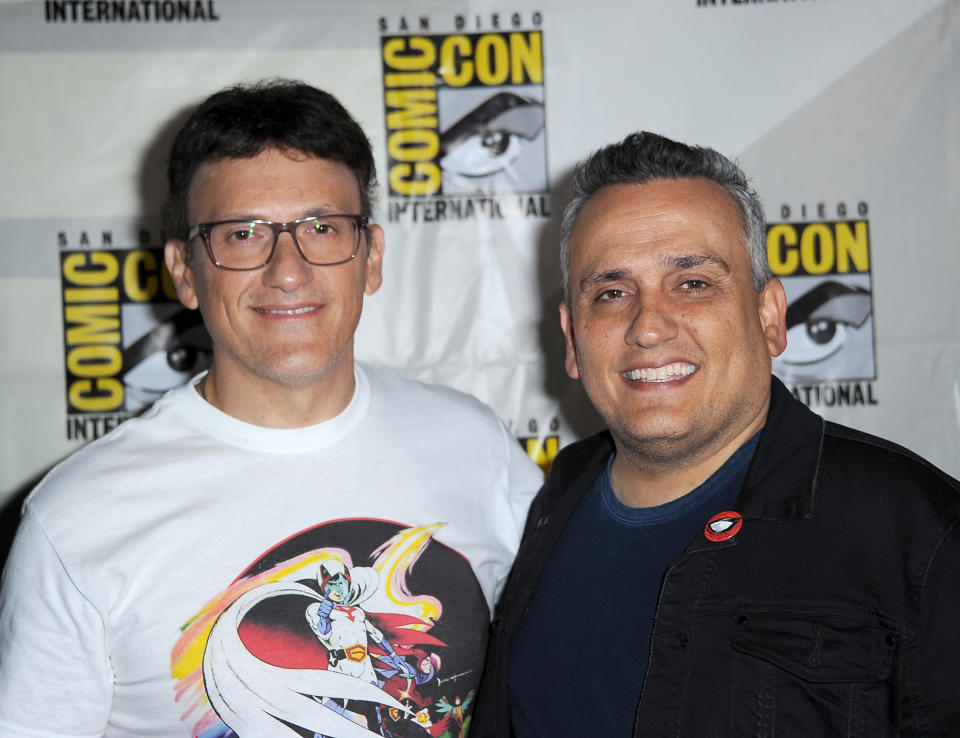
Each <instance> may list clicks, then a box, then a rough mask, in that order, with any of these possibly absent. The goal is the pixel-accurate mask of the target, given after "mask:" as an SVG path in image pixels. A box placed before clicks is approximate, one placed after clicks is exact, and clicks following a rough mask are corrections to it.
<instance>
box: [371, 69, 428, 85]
mask: <svg viewBox="0 0 960 738" xmlns="http://www.w3.org/2000/svg"><path fill="white" fill-rule="evenodd" d="M436 84H437V75H435V74H434V73H433V72H394V73H392V74H385V75H383V86H384V87H433V86H434V85H436Z"/></svg>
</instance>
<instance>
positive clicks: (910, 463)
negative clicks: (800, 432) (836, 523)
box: [818, 422, 960, 536]
mask: <svg viewBox="0 0 960 738" xmlns="http://www.w3.org/2000/svg"><path fill="white" fill-rule="evenodd" d="M818 480H819V483H820V484H821V485H823V487H824V489H825V490H827V489H829V490H831V491H832V492H833V493H835V494H837V495H838V498H837V499H836V502H837V503H838V504H839V505H840V507H838V508H837V509H836V512H837V514H840V513H841V511H844V510H854V511H857V510H859V511H861V513H864V512H865V511H869V513H870V514H869V515H861V517H863V518H864V519H865V520H871V521H873V522H874V524H876V523H877V521H878V520H889V521H890V522H891V525H893V524H895V523H896V522H897V521H900V522H903V521H906V522H908V523H909V525H910V527H911V529H914V530H918V531H919V530H923V531H926V532H927V533H929V534H930V535H934V536H939V535H942V534H943V533H944V532H945V531H947V530H954V531H957V530H960V482H958V481H957V480H956V479H954V478H953V477H951V476H950V475H949V474H947V473H946V472H945V471H943V470H942V469H939V468H938V467H936V466H935V465H934V464H932V463H930V462H929V461H927V460H926V459H924V458H923V457H921V456H919V455H918V454H916V453H914V452H912V451H910V450H909V449H906V448H904V447H903V446H900V445H898V444H896V443H894V442H893V441H889V440H887V439H884V438H880V437H878V436H874V435H871V434H869V433H865V432H863V431H859V430H856V429H854V428H849V427H847V426H844V425H840V424H837V423H832V422H827V423H825V427H824V437H823V450H822V455H821V468H820V470H819V473H818ZM841 498H842V499H841ZM831 509H833V508H832V507H831ZM937 531H939V533H938V532H937Z"/></svg>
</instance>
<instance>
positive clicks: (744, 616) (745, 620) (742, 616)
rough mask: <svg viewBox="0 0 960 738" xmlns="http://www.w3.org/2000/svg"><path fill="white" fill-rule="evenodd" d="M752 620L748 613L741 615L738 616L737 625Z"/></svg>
mask: <svg viewBox="0 0 960 738" xmlns="http://www.w3.org/2000/svg"><path fill="white" fill-rule="evenodd" d="M749 621H750V618H748V617H747V616H746V615H741V616H740V617H738V618H737V625H746V624H747V623H748V622H749Z"/></svg>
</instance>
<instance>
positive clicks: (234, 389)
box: [197, 355, 356, 428]
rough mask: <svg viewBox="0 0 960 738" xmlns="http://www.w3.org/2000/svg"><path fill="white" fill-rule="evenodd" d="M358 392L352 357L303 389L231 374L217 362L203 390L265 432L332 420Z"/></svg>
mask: <svg viewBox="0 0 960 738" xmlns="http://www.w3.org/2000/svg"><path fill="white" fill-rule="evenodd" d="M355 388H356V381H355V378H354V366H353V357H352V355H351V356H342V357H341V359H340V361H338V362H337V363H336V365H335V366H333V367H331V369H330V371H328V372H327V373H325V374H324V375H323V376H322V377H320V378H319V379H317V380H316V381H314V382H311V383H309V384H305V385H302V386H300V385H297V384H291V383H285V382H280V381H276V380H273V379H270V378H267V377H262V376H258V375H254V374H250V373H248V372H236V371H230V370H229V369H225V368H224V367H222V366H218V365H217V363H216V361H214V363H213V364H212V365H211V367H210V371H209V372H208V373H207V374H206V375H205V376H204V378H203V381H202V382H201V384H200V385H198V387H197V389H198V391H199V392H200V394H201V396H202V397H203V399H205V400H206V401H207V402H209V403H210V404H211V405H213V406H214V407H216V408H217V409H218V410H221V411H223V412H225V413H226V414H227V415H231V416H233V417H234V418H237V419H238V420H242V421H244V422H245V423H251V424H253V425H259V426H262V427H264V428H303V427H306V426H309V425H316V424H317V423H322V422H324V421H327V420H330V419H331V418H334V417H336V416H337V415H339V414H340V413H341V412H343V410H344V409H345V408H346V407H347V405H349V404H350V400H351V399H353V393H354V390H355Z"/></svg>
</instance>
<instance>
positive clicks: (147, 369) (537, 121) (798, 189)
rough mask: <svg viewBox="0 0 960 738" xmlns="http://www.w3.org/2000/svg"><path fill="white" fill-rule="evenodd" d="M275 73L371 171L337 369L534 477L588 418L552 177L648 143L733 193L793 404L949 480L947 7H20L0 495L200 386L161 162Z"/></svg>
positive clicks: (958, 71) (674, 3) (956, 22)
mask: <svg viewBox="0 0 960 738" xmlns="http://www.w3.org/2000/svg"><path fill="white" fill-rule="evenodd" d="M277 76H279V77H293V78H298V79H302V80H304V81H306V82H308V83H310V84H313V85H316V86H318V87H322V88H324V89H327V90H329V91H330V92H332V93H333V94H335V95H336V96H337V97H339V98H340V100H341V101H342V102H343V103H344V104H345V105H346V106H347V108H349V109H350V110H351V112H352V113H353V114H354V115H355V116H356V117H357V119H358V120H359V121H360V122H361V124H362V125H363V127H364V128H365V130H366V132H367V134H368V136H369V137H370V139H371V142H372V144H373V147H374V150H375V153H376V157H377V165H378V175H379V183H380V184H379V202H378V205H377V210H376V214H377V218H376V219H377V221H378V222H379V223H381V224H382V225H383V227H384V229H385V231H386V234H387V251H386V255H385V262H384V272H385V273H384V286H383V288H382V289H381V291H380V292H379V293H377V294H376V295H374V296H373V297H371V298H369V299H368V300H367V302H366V305H365V307H364V315H363V318H362V319H361V326H360V330H359V333H358V337H357V354H358V356H359V357H360V358H361V359H363V360H366V361H370V362H376V363H382V364H387V365H390V366H394V367H398V368H400V369H401V370H403V371H405V372H406V373H408V374H411V375H414V376H417V377H421V378H424V379H429V380H434V381H439V382H443V383H446V384H450V385H453V386H455V387H458V388H460V389H463V390H466V391H468V392H471V393H473V394H475V395H477V396H478V397H480V398H481V399H483V400H484V401H486V402H487V403H489V404H490V405H491V406H492V407H493V408H494V409H495V410H496V411H497V412H498V413H499V414H500V415H501V417H503V418H504V420H505V421H506V422H507V423H509V425H510V427H511V429H512V430H513V431H514V432H515V434H516V435H517V438H518V441H519V442H520V443H522V444H524V446H525V447H526V448H527V450H528V452H529V453H530V454H531V455H532V456H533V457H534V458H535V459H536V460H537V461H538V462H539V463H541V464H542V465H543V466H544V467H546V466H547V465H548V464H549V461H550V459H551V458H552V457H553V456H554V455H555V454H556V452H557V450H558V449H559V448H561V447H562V446H563V445H565V444H567V443H569V442H571V441H572V440H575V439H576V438H578V437H581V436H582V435H584V434H586V433H589V432H591V431H593V430H594V429H596V428H598V427H599V425H600V424H599V421H598V419H597V418H596V417H595V415H594V414H593V412H592V410H591V409H590V407H589V404H588V403H587V402H586V400H585V398H584V396H583V394H582V390H581V389H580V387H579V385H578V384H576V383H574V382H572V381H571V380H569V379H568V378H567V377H566V375H565V373H564V371H563V341H562V336H561V333H560V330H559V324H558V320H557V305H558V303H559V297H560V286H559V279H560V276H559V267H558V265H557V260H556V245H555V244H556V240H557V232H558V221H559V216H560V213H561V211H562V209H563V206H564V204H565V202H566V200H567V197H568V195H567V191H568V185H569V180H570V176H571V172H572V168H573V166H574V164H575V163H576V162H577V161H578V160H579V159H581V158H583V157H584V156H585V155H587V154H588V153H589V152H590V151H591V150H593V149H596V148H598V147H600V146H602V145H605V144H607V143H610V142H612V141H615V140H618V139H620V138H622V137H623V136H624V135H625V134H626V133H628V132H630V131H634V130H638V129H645V130H652V131H656V132H659V133H663V134H665V135H668V136H670V137H672V138H676V139H679V140H683V141H686V142H689V143H697V144H704V145H710V146H713V147H714V148H717V149H718V150H720V151H722V152H723V153H725V154H728V155H730V156H733V157H735V158H736V159H737V160H739V162H740V163H741V165H742V166H743V168H744V169H745V170H746V171H747V172H748V174H749V175H750V176H751V177H752V178H753V180H754V184H755V186H756V187H757V189H758V190H759V192H760V193H761V195H762V196H763V199H764V203H765V207H766V212H767V217H768V220H769V230H768V250H769V254H770V260H771V264H772V267H773V270H774V273H775V274H776V275H778V276H779V277H780V278H781V279H782V280H783V283H784V285H785V287H786V291H787V295H788V299H789V301H790V308H789V313H788V318H789V332H788V338H789V348H788V349H787V351H786V353H785V354H784V355H783V356H782V357H780V358H779V359H778V360H777V361H776V362H775V367H774V368H775V371H776V373H777V374H778V375H779V376H781V377H782V378H783V379H784V380H785V381H786V382H787V384H788V386H789V387H790V388H791V389H792V391H793V392H794V394H795V395H796V396H797V397H799V398H800V399H801V400H802V401H803V402H805V403H806V404H807V405H809V406H810V407H811V408H812V409H814V410H815V411H817V412H819V413H821V414H822V415H824V416H825V417H827V418H829V419H834V420H838V421H841V422H844V423H847V424H850V425H853V426H855V427H857V428H860V429H863V430H866V431H869V432H873V433H876V434H879V435H883V436H887V437H889V438H892V439H894V440H896V441H898V442H900V443H902V444H904V445H906V446H908V447H909V448H911V449H913V450H915V451H917V452H919V453H921V454H922V455H924V456H926V457H928V458H929V459H930V460H932V461H933V462H935V463H936V464H938V465H940V466H942V467H944V468H945V469H947V470H948V471H949V472H951V473H952V474H954V475H958V474H960V459H958V454H957V449H958V447H960V443H958V442H960V379H958V376H960V328H958V318H960V291H958V290H957V289H956V282H957V280H958V278H960V236H958V233H960V227H958V226H960V223H958V215H957V213H958V209H960V176H958V175H960V112H958V111H960V105H958V102H960V100H958V92H960V87H958V82H960V2H957V0H946V1H945V0H913V1H912V2H909V3H905V2H902V1H901V0H630V2H626V1H625V0H623V1H615V0H594V2H591V3H589V4H588V6H585V5H584V4H583V3H582V2H579V1H577V0H550V1H549V2H543V3H531V2H527V1H526V0H518V1H517V2H513V3H504V2H467V1H460V2H457V1H456V0H452V1H449V2H433V3H431V2H415V1H413V0H389V1H388V0H381V1H375V0H370V1H367V2H357V1H351V2H335V1H332V0H271V1H270V2H254V1H252V0H189V1H175V0H31V1H26V2H9V1H7V2H0V99H2V101H3V102H2V112H0V257H2V267H0V300H2V306H3V314H4V315H5V318H4V320H3V321H2V322H0V341H2V347H3V348H2V359H0V375H2V381H3V392H2V394H0V433H2V437H0V495H2V496H0V503H3V502H4V501H7V500H11V501H12V500H13V499H14V497H15V496H16V495H17V494H18V493H20V492H23V491H24V490H25V489H27V488H28V487H29V486H30V485H31V484H32V483H33V482H34V481H35V480H36V478H37V476H38V475H40V474H42V473H43V472H44V471H45V470H46V469H48V468H49V467H50V466H51V465H52V464H53V463H55V462H56V461H58V460H59V459H61V458H63V457H64V456H65V455H66V454H68V453H69V452H70V451H71V450H73V449H75V448H77V447H78V446H80V445H81V444H84V443H86V442H89V441H90V440H92V439H95V438H97V437H99V436H100V435H102V434H104V433H106V432H108V431H109V430H110V429H112V428H115V427H116V426H117V425H119V424H120V423H122V422H123V421H124V420H125V419H126V418H128V417H130V416H131V415H133V414H136V413H138V412H140V411H141V410H143V408H145V407H147V406H148V405H149V404H150V403H151V402H152V401H153V400H155V399H156V398H157V397H158V396H159V395H160V394H161V393H162V392H164V391H165V390H166V389H167V388H169V387H172V386H175V385H177V384H179V383H182V382H184V381H185V380H186V379H187V378H189V377H190V376H191V375H193V374H194V373H196V372H197V371H199V370H201V369H203V368H204V367H205V366H206V365H207V362H208V361H209V358H210V345H209V339H208V338H207V336H206V334H205V332H204V330H203V327H202V325H201V324H200V323H199V321H198V318H197V315H196V314H195V313H191V312H189V311H186V310H184V309H182V308H181V306H180V305H179V304H178V303H177V302H176V299H175V296H174V292H173V290H172V287H171V284H170V280H169V276H168V275H167V274H165V272H164V269H163V267H162V258H161V251H162V247H163V243H164V241H165V238H166V234H165V233H164V232H163V227H162V224H161V220H160V217H159V213H160V211H161V205H162V202H163V196H164V187H165V182H164V166H165V156H166V151H167V147H168V146H169V143H170V140H171V137H172V134H173V132H174V131H175V130H176V128H177V127H178V125H179V124H180V123H181V122H182V121H183V120H184V117H185V116H186V115H187V114H188V113H189V110H190V108H191V107H192V106H194V105H196V104H197V103H198V102H199V101H201V100H202V99H203V98H205V97H206V96H207V95H209V94H210V93H212V92H214V91H216V90H218V89H220V88H223V87H225V86H228V85H230V84H233V83H236V82H238V81H251V80H256V79H260V78H264V77H277ZM436 430H437V433H449V432H455V429H449V428H437V429H436Z"/></svg>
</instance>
